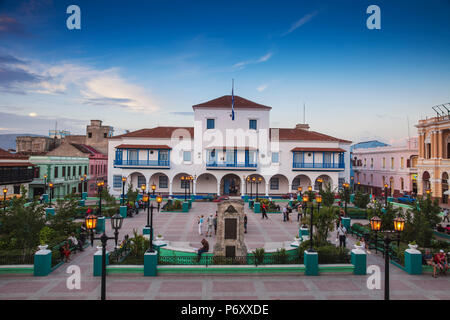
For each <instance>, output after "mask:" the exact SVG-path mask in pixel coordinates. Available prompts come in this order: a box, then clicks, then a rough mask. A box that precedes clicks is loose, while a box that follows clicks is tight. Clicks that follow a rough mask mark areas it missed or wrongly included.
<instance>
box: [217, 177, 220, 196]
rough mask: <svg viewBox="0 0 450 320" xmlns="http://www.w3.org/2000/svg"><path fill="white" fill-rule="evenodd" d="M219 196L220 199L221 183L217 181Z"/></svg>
mask: <svg viewBox="0 0 450 320" xmlns="http://www.w3.org/2000/svg"><path fill="white" fill-rule="evenodd" d="M217 196H218V197H220V181H219V180H218V181H217Z"/></svg>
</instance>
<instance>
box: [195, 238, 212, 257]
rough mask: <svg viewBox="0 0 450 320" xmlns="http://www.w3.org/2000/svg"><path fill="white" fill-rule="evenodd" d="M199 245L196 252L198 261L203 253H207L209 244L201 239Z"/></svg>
mask: <svg viewBox="0 0 450 320" xmlns="http://www.w3.org/2000/svg"><path fill="white" fill-rule="evenodd" d="M201 244H202V247H201V248H200V249H198V251H197V254H198V260H200V257H201V256H202V253H203V252H208V251H209V243H208V241H206V239H202V241H201Z"/></svg>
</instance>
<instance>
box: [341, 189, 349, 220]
mask: <svg viewBox="0 0 450 320" xmlns="http://www.w3.org/2000/svg"><path fill="white" fill-rule="evenodd" d="M342 186H343V187H344V206H345V207H344V212H345V216H347V198H348V196H349V194H348V191H349V190H348V187H349V184H348V183H347V182H344V183H343V184H342Z"/></svg>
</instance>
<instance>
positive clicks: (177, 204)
mask: <svg viewBox="0 0 450 320" xmlns="http://www.w3.org/2000/svg"><path fill="white" fill-rule="evenodd" d="M182 208H183V205H182V203H181V201H180V200H172V204H169V203H168V202H167V203H166V204H165V205H164V206H163V210H165V211H178V210H181V209H182Z"/></svg>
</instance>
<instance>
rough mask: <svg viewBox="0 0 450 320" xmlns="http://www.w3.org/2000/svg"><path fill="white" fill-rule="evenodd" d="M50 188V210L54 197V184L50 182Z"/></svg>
mask: <svg viewBox="0 0 450 320" xmlns="http://www.w3.org/2000/svg"><path fill="white" fill-rule="evenodd" d="M48 186H49V187H50V203H49V204H48V206H49V208H51V207H52V196H53V183H52V182H49V183H48Z"/></svg>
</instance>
